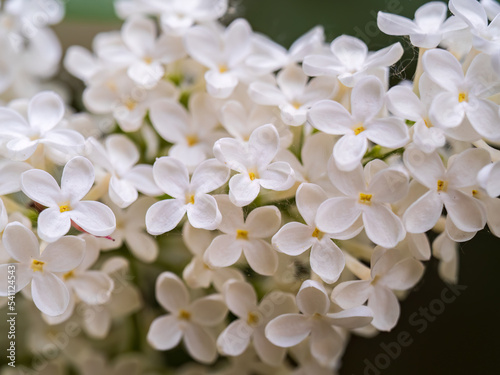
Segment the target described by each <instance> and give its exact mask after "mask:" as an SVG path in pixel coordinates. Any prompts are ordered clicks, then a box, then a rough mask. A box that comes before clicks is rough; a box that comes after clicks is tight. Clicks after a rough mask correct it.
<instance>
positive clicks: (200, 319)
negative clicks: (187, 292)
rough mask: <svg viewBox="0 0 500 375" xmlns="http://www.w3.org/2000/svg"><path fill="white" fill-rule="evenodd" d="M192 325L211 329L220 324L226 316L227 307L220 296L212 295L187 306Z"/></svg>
mask: <svg viewBox="0 0 500 375" xmlns="http://www.w3.org/2000/svg"><path fill="white" fill-rule="evenodd" d="M189 311H190V312H191V318H192V319H193V322H194V323H197V324H199V325H201V326H206V327H212V326H215V325H217V324H219V323H221V322H222V321H223V320H224V318H225V317H226V314H227V307H226V304H225V303H224V299H223V298H222V296H221V295H220V294H212V295H209V296H206V297H202V298H199V299H197V300H196V301H194V302H193V303H192V304H191V305H190V306H189Z"/></svg>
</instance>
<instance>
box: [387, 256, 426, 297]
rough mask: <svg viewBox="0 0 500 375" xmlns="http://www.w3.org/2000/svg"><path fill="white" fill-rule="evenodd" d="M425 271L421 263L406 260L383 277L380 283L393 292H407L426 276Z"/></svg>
mask: <svg viewBox="0 0 500 375" xmlns="http://www.w3.org/2000/svg"><path fill="white" fill-rule="evenodd" d="M424 270H425V269H424V266H423V265H422V263H421V262H419V261H418V260H415V259H412V258H406V259H403V260H401V261H399V262H398V263H396V264H395V265H394V266H393V267H391V268H390V269H389V270H388V271H387V273H385V274H384V275H381V277H380V279H379V282H380V283H382V284H383V285H385V286H386V287H388V288H390V289H393V290H407V289H410V288H412V287H413V286H415V284H416V283H417V282H418V281H419V280H420V278H421V277H422V275H423V274H424Z"/></svg>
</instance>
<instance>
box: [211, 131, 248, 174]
mask: <svg viewBox="0 0 500 375" xmlns="http://www.w3.org/2000/svg"><path fill="white" fill-rule="evenodd" d="M213 151H214V156H215V157H216V158H217V160H219V161H220V162H221V163H224V164H225V165H227V166H228V167H229V168H231V169H233V170H235V171H238V172H243V171H246V166H247V164H248V163H249V162H250V161H249V160H248V159H249V155H248V153H247V152H246V150H244V149H243V145H242V143H241V142H240V141H238V140H236V139H233V138H222V139H219V140H218V141H217V142H215V144H214V150H213Z"/></svg>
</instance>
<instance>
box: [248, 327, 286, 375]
mask: <svg viewBox="0 0 500 375" xmlns="http://www.w3.org/2000/svg"><path fill="white" fill-rule="evenodd" d="M253 345H254V348H255V351H256V352H257V355H258V356H259V358H260V359H261V360H262V361H263V362H264V363H267V364H268V365H271V366H273V367H278V366H280V365H281V363H282V361H283V359H284V357H285V354H286V350H285V349H284V348H280V347H279V346H276V345H274V344H272V343H271V342H270V341H269V340H268V339H267V338H266V336H265V334H264V328H260V327H259V329H257V330H256V331H254V334H253Z"/></svg>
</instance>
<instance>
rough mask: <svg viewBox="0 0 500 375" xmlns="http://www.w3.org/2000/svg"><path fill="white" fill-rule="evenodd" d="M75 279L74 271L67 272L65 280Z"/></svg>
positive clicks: (64, 276)
mask: <svg viewBox="0 0 500 375" xmlns="http://www.w3.org/2000/svg"><path fill="white" fill-rule="evenodd" d="M73 277H75V273H74V272H73V271H69V272H66V273H65V274H64V275H63V279H64V280H69V279H72V278H73Z"/></svg>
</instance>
